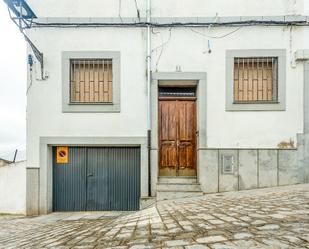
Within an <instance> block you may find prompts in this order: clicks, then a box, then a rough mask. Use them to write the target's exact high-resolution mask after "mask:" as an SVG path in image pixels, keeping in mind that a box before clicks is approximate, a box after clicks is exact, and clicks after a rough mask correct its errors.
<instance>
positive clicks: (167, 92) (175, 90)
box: [159, 87, 196, 97]
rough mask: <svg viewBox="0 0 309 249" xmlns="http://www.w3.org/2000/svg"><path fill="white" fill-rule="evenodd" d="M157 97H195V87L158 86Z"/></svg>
mask: <svg viewBox="0 0 309 249" xmlns="http://www.w3.org/2000/svg"><path fill="white" fill-rule="evenodd" d="M159 97H196V88H195V87H160V88H159Z"/></svg>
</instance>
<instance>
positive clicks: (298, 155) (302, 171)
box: [199, 143, 309, 193]
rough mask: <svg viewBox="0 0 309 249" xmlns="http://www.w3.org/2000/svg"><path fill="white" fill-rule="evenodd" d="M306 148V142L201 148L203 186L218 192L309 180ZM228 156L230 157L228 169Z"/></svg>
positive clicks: (200, 177) (212, 191)
mask: <svg viewBox="0 0 309 249" xmlns="http://www.w3.org/2000/svg"><path fill="white" fill-rule="evenodd" d="M308 144H309V143H308ZM307 148H308V147H307ZM305 151H306V148H305V146H303V145H300V146H299V148H298V149H228V150H226V149H205V150H201V151H200V153H199V155H200V156H199V181H200V184H201V188H202V190H203V192H205V193H216V192H226V191H238V190H246V189H256V188H268V187H275V186H283V185H293V184H300V183H306V182H308V179H309V169H308V167H309V165H308V162H309V161H308V159H306V160H307V161H305V160H304V159H303V158H304V156H303V155H304V154H308V152H307V151H306V152H305ZM307 156H308V155H307ZM224 158H229V165H228V167H227V168H226V164H225V161H224V160H225V159H224ZM301 160H303V163H301V162H300V161H301ZM226 169H229V171H228V172H226ZM231 169H232V170H231Z"/></svg>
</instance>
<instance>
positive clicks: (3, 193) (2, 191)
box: [0, 161, 26, 214]
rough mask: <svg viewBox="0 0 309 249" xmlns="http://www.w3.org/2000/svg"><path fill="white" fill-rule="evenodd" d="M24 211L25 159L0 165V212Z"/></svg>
mask: <svg viewBox="0 0 309 249" xmlns="http://www.w3.org/2000/svg"><path fill="white" fill-rule="evenodd" d="M25 212H26V161H23V162H18V163H15V164H10V165H8V166H3V167H0V213H10V214H25Z"/></svg>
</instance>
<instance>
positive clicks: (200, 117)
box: [151, 72, 207, 195]
mask: <svg viewBox="0 0 309 249" xmlns="http://www.w3.org/2000/svg"><path fill="white" fill-rule="evenodd" d="M160 82H162V84H161V83H160ZM169 82H174V83H175V84H174V85H179V86H181V85H187V82H189V83H190V84H195V85H196V86H197V130H198V138H197V151H198V154H199V148H200V147H201V148H203V147H207V139H206V130H207V129H206V126H207V120H206V118H207V73H206V72H155V73H152V83H151V117H152V119H151V130H152V132H151V167H152V169H151V171H152V174H151V175H152V179H151V186H152V190H151V192H152V195H154V194H155V192H156V189H155V188H156V184H157V179H158V87H159V86H160V85H166V84H169ZM200 160H201V157H199V155H198V157H197V176H198V177H199V165H201V162H200Z"/></svg>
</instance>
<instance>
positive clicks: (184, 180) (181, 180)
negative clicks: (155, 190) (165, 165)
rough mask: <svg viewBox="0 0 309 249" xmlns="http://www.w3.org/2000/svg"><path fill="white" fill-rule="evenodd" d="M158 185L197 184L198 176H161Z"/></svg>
mask: <svg viewBox="0 0 309 249" xmlns="http://www.w3.org/2000/svg"><path fill="white" fill-rule="evenodd" d="M158 183H160V184H161V183H162V184H165V183H168V184H195V183H198V182H197V177H196V176H182V177H170V176H163V177H162V176H161V177H159V178H158Z"/></svg>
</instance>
